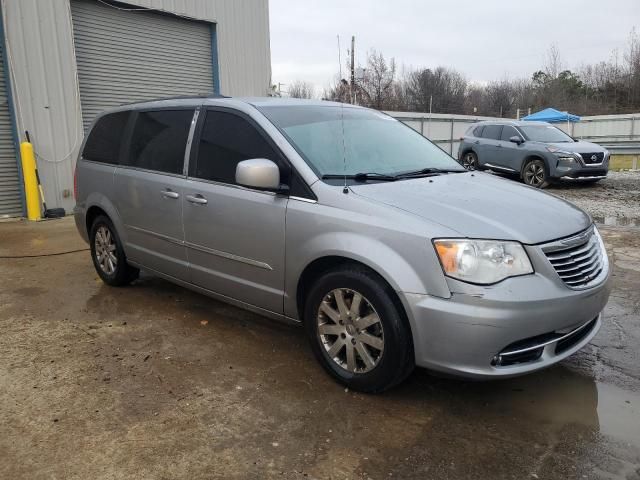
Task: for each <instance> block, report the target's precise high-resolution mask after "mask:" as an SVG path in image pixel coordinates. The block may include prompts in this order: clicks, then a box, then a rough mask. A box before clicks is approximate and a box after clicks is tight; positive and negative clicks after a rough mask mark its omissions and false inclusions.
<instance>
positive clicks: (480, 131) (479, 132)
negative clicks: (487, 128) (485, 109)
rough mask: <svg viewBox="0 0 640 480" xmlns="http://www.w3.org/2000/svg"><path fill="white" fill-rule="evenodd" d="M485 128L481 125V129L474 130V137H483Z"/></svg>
mask: <svg viewBox="0 0 640 480" xmlns="http://www.w3.org/2000/svg"><path fill="white" fill-rule="evenodd" d="M483 128H484V126H483V125H480V126H479V127H476V128H474V129H473V136H474V137H481V136H482V129H483Z"/></svg>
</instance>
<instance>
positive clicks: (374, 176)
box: [322, 172, 398, 182]
mask: <svg viewBox="0 0 640 480" xmlns="http://www.w3.org/2000/svg"><path fill="white" fill-rule="evenodd" d="M340 178H348V179H350V180H356V181H358V182H364V181H366V180H379V181H381V182H393V181H395V180H397V179H398V178H397V177H396V176H395V175H386V174H384V173H377V172H369V173H364V172H360V173H356V174H354V175H339V174H329V175H323V176H322V179H323V180H335V179H340Z"/></svg>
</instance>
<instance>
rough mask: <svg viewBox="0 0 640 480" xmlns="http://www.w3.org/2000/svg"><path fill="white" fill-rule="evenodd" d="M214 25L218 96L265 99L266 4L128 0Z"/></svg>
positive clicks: (227, 0) (264, 1) (261, 0)
mask: <svg viewBox="0 0 640 480" xmlns="http://www.w3.org/2000/svg"><path fill="white" fill-rule="evenodd" d="M127 3H130V4H132V5H138V6H142V7H147V8H154V9H157V10H164V11H167V12H172V13H176V14H179V15H184V16H187V17H191V18H196V19H200V20H206V21H210V22H215V23H217V24H218V25H217V33H218V58H219V64H220V84H221V93H222V94H224V95H231V96H252V95H257V96H264V95H266V94H267V93H268V89H269V84H270V82H271V50H270V45H269V4H268V0H243V1H239V0H129V1H127Z"/></svg>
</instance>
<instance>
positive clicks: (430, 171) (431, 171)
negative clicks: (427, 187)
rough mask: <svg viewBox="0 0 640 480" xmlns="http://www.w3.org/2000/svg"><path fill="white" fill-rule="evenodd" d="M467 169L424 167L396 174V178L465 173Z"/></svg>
mask: <svg viewBox="0 0 640 480" xmlns="http://www.w3.org/2000/svg"><path fill="white" fill-rule="evenodd" d="M463 172H466V170H462V169H452V168H431V167H430V168H423V169H421V170H413V171H411V172H404V173H399V174H397V175H394V176H395V177H396V178H411V177H420V176H423V175H440V174H441V173H463Z"/></svg>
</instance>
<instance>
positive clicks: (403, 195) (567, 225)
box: [351, 172, 591, 244]
mask: <svg viewBox="0 0 640 480" xmlns="http://www.w3.org/2000/svg"><path fill="white" fill-rule="evenodd" d="M351 190H352V191H353V192H354V193H356V194H357V195H360V196H362V197H365V198H368V199H371V200H375V201H378V202H382V203H384V204H387V205H390V206H393V207H396V208H399V209H402V210H404V211H407V212H409V213H412V214H415V215H417V216H419V217H422V218H424V219H425V220H427V221H430V222H434V223H438V224H440V225H442V226H444V227H447V228H449V229H451V230H454V231H456V232H458V235H459V236H461V237H469V238H487V239H497V240H517V241H519V242H522V243H526V244H534V243H541V242H546V241H549V240H555V239H557V238H561V237H566V236H569V235H572V234H574V233H577V232H579V231H582V230H584V229H585V228H587V227H588V226H589V225H591V218H590V217H589V216H588V215H587V214H586V213H585V212H583V211H582V210H580V209H579V208H578V207H576V206H575V205H573V204H571V203H569V202H567V201H565V200H562V199H560V198H558V197H555V196H553V195H551V194H548V193H544V192H542V191H540V190H537V189H535V188H532V187H527V186H525V185H521V184H518V183H516V182H514V181H513V180H508V179H503V178H499V177H496V176H494V175H491V174H486V173H480V172H474V173H471V172H468V173H455V174H448V175H439V176H436V177H427V178H417V179H411V180H402V181H397V182H380V183H372V184H367V185H354V186H352V187H351Z"/></svg>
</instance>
